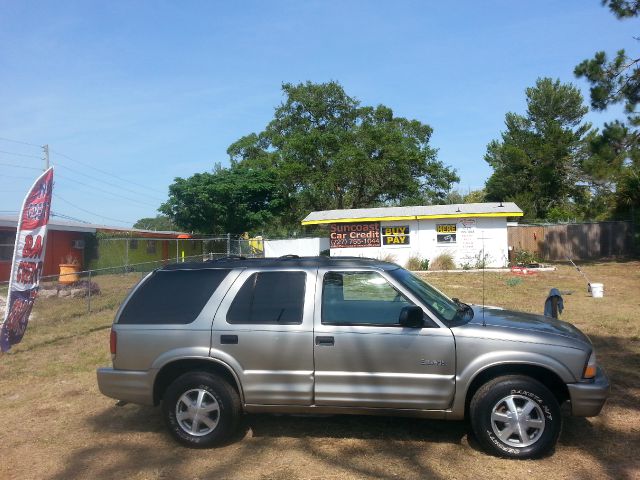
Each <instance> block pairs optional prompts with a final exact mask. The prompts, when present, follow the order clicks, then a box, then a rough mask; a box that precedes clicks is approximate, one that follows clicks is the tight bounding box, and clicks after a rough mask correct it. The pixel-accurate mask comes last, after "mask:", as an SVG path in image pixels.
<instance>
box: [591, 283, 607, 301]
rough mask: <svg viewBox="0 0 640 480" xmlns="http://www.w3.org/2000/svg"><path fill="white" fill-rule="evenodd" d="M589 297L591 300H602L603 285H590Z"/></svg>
mask: <svg viewBox="0 0 640 480" xmlns="http://www.w3.org/2000/svg"><path fill="white" fill-rule="evenodd" d="M591 296H592V297H593V298H602V297H604V284H603V283H592V284H591Z"/></svg>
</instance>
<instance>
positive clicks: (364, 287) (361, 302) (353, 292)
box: [322, 272, 413, 326]
mask: <svg viewBox="0 0 640 480" xmlns="http://www.w3.org/2000/svg"><path fill="white" fill-rule="evenodd" d="M409 305H413V304H412V303H411V302H410V301H409V300H408V299H407V298H406V297H405V296H404V295H402V293H400V292H399V291H398V290H396V289H395V287H394V286H393V285H391V284H390V283H389V282H387V280H386V279H385V278H384V277H383V276H382V275H380V274H378V273H376V272H329V273H327V274H326V275H325V276H324V281H323V287H322V323H325V324H330V325H387V326H390V325H399V323H398V320H399V318H400V310H402V309H403V308H404V307H406V306H409Z"/></svg>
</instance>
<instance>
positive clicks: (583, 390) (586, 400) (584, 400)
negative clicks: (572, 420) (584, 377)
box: [567, 367, 610, 417]
mask: <svg viewBox="0 0 640 480" xmlns="http://www.w3.org/2000/svg"><path fill="white" fill-rule="evenodd" d="M567 388H568V389H569V397H570V399H571V414H572V415H573V416H574V417H595V416H596V415H598V414H599V413H600V410H602V407H603V406H604V403H605V402H606V401H607V398H608V397H609V390H610V385H609V379H608V378H607V376H606V375H605V373H604V371H603V370H602V369H601V368H600V367H598V370H597V372H596V377H595V378H594V379H593V382H589V383H587V382H585V383H569V384H568V385H567Z"/></svg>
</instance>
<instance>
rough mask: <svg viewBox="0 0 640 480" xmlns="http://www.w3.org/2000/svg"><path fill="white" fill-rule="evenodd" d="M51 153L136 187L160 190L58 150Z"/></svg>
mask: <svg viewBox="0 0 640 480" xmlns="http://www.w3.org/2000/svg"><path fill="white" fill-rule="evenodd" d="M51 153H54V154H56V155H59V156H61V157H64V158H66V159H67V160H71V161H72V162H75V163H78V164H80V165H83V166H85V167H88V168H91V169H93V170H96V171H98V172H100V173H102V174H103V175H108V176H110V177H113V178H117V179H118V180H120V181H122V182H127V183H130V184H132V185H135V186H137V187H142V188H146V189H147V190H151V191H153V192H156V193H159V192H160V190H159V189H156V188H152V187H149V186H148V185H144V184H142V183H137V182H134V181H132V180H128V179H126V178H122V177H120V176H118V175H115V174H113V173H110V172H107V171H105V170H102V169H100V168H98V167H94V166H93V165H89V164H88V163H85V162H81V161H80V160H75V159H73V158H71V157H70V156H68V155H65V154H64V153H60V152H58V151H55V150H51ZM163 193H164V192H163Z"/></svg>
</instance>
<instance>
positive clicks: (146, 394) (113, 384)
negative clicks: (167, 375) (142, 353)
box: [96, 368, 154, 405]
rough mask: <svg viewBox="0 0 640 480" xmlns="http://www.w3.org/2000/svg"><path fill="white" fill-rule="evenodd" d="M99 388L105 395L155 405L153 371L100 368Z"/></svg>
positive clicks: (98, 371) (98, 373)
mask: <svg viewBox="0 0 640 480" xmlns="http://www.w3.org/2000/svg"><path fill="white" fill-rule="evenodd" d="M96 374H97V377H98V388H99V389H100V392H102V394H103V395H106V396H107V397H111V398H115V399H116V400H124V401H126V402H131V403H140V404H142V405H153V378H154V376H153V375H152V372H138V371H133V370H115V369H113V368H99V369H98V370H97V372H96Z"/></svg>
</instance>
